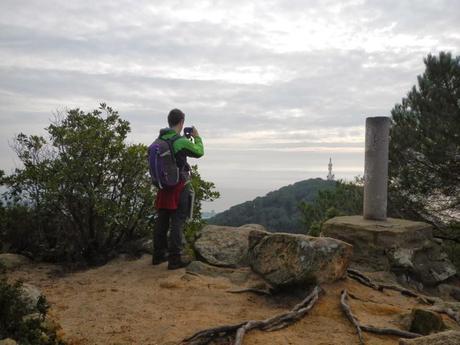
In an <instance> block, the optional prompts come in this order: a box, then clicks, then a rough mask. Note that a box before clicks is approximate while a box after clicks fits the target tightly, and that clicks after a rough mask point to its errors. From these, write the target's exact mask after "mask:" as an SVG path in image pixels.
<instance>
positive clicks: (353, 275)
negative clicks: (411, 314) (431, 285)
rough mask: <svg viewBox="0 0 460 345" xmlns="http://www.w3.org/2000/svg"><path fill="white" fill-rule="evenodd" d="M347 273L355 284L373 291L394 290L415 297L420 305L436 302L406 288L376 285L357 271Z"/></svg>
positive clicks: (352, 270) (349, 270)
mask: <svg viewBox="0 0 460 345" xmlns="http://www.w3.org/2000/svg"><path fill="white" fill-rule="evenodd" d="M347 273H348V276H349V277H350V278H352V279H354V280H356V281H357V282H359V283H361V284H363V285H366V286H368V287H370V288H372V289H374V290H378V291H383V290H385V289H387V290H395V291H399V292H400V293H401V294H402V295H404V296H408V297H415V298H417V299H418V300H420V301H421V302H422V303H425V304H430V305H432V304H434V303H435V302H436V300H435V299H434V298H430V297H428V296H423V295H420V294H418V293H416V292H414V291H412V290H409V289H406V288H403V287H401V286H397V285H393V284H379V283H376V282H374V281H372V280H371V279H370V278H368V277H366V276H365V275H364V274H363V273H361V272H360V271H358V270H354V269H351V268H350V269H348V270H347Z"/></svg>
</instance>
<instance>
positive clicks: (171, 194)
mask: <svg viewBox="0 0 460 345" xmlns="http://www.w3.org/2000/svg"><path fill="white" fill-rule="evenodd" d="M184 187H185V181H181V182H179V183H178V184H177V185H175V186H174V187H171V188H168V189H160V190H158V193H157V198H156V199H155V208H156V209H167V210H176V209H177V207H178V206H179V200H180V194H181V193H182V191H183V190H184Z"/></svg>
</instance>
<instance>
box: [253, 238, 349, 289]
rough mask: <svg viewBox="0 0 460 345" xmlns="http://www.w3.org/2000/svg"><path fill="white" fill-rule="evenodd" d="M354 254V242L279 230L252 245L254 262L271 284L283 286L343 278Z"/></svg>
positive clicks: (255, 268) (254, 265)
mask: <svg viewBox="0 0 460 345" xmlns="http://www.w3.org/2000/svg"><path fill="white" fill-rule="evenodd" d="M352 254H353V248H352V246H351V245H349V244H348V243H345V242H342V241H340V240H336V239H333V238H328V237H311V236H306V235H299V234H285V233H275V234H270V235H267V236H265V237H263V238H262V239H261V240H260V242H259V243H258V244H256V245H255V246H254V247H253V248H251V250H250V263H251V267H252V269H253V270H254V271H255V272H256V273H259V274H260V275H261V276H262V277H263V278H264V279H265V280H266V281H267V282H268V283H269V284H270V285H272V286H273V287H274V288H283V287H288V286H303V285H306V284H310V283H313V282H318V283H331V282H334V281H336V280H338V279H341V278H343V277H344V276H345V274H346V271H347V268H348V265H349V263H350V260H351V256H352Z"/></svg>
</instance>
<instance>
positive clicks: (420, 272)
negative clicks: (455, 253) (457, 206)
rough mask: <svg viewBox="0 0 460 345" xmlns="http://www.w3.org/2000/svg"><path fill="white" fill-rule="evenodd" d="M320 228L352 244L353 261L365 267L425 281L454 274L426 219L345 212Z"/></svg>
mask: <svg viewBox="0 0 460 345" xmlns="http://www.w3.org/2000/svg"><path fill="white" fill-rule="evenodd" d="M321 230H322V234H323V235H324V236H329V237H333V238H337V239H340V240H342V241H345V242H347V243H350V244H352V245H353V251H354V254H353V263H355V264H357V265H358V266H361V267H365V268H366V269H369V270H375V271H382V270H386V271H392V272H395V273H396V274H401V275H408V276H410V277H411V278H413V279H415V280H416V281H420V282H421V283H423V284H426V285H437V284H439V283H441V282H443V281H445V280H447V279H448V278H450V277H452V276H454V275H455V274H456V270H455V267H454V266H453V265H452V263H451V262H450V261H449V259H448V258H447V255H446V253H444V252H443V251H442V249H441V247H440V245H439V244H438V243H436V242H435V241H434V240H433V233H432V227H431V225H430V224H427V223H422V222H413V221H408V220H404V219H395V218H388V220H387V221H373V220H365V219H363V217H362V216H346V217H335V218H332V219H329V220H328V221H326V222H325V223H324V224H323V226H322V229H321Z"/></svg>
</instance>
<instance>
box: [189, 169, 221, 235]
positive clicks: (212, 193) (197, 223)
mask: <svg viewBox="0 0 460 345" xmlns="http://www.w3.org/2000/svg"><path fill="white" fill-rule="evenodd" d="M191 176H192V180H191V183H192V187H193V191H194V193H195V199H194V204H193V217H192V219H189V221H188V222H187V224H186V227H185V237H186V239H187V242H188V243H193V242H194V240H195V235H196V233H197V232H198V231H199V230H200V229H201V228H202V227H203V225H204V224H205V222H204V221H203V219H202V217H201V205H202V203H203V202H207V201H214V200H216V199H218V198H219V197H220V193H219V192H218V191H217V190H216V186H215V184H214V183H213V182H210V181H205V180H203V179H202V177H201V175H200V173H199V171H198V166H197V165H193V166H192V171H191Z"/></svg>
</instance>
